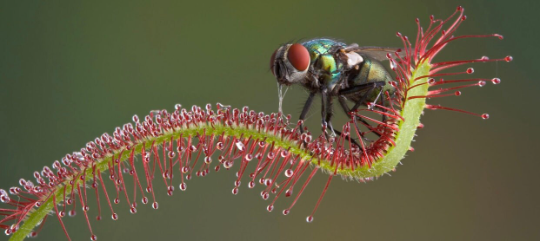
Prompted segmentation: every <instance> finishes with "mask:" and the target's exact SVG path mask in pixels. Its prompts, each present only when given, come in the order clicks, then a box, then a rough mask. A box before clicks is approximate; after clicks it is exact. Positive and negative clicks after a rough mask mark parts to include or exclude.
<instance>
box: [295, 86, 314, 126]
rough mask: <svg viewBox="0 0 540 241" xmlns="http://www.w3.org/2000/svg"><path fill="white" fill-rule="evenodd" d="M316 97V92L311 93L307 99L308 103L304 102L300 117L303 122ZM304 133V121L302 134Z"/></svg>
mask: <svg viewBox="0 0 540 241" xmlns="http://www.w3.org/2000/svg"><path fill="white" fill-rule="evenodd" d="M314 97H315V92H311V93H309V97H308V99H307V100H306V103H305V104H304V108H302V113H300V118H298V119H299V120H301V121H302V122H303V121H304V120H305V119H306V115H307V113H308V112H309V108H310V107H311V104H312V103H313V98H314ZM302 133H304V123H302V124H300V134H302Z"/></svg>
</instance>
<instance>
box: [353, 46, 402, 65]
mask: <svg viewBox="0 0 540 241" xmlns="http://www.w3.org/2000/svg"><path fill="white" fill-rule="evenodd" d="M397 50H398V48H388V47H376V46H363V47H357V48H356V49H355V50H354V51H355V52H357V53H359V54H365V55H367V56H369V57H371V58H374V59H376V60H378V61H385V60H388V58H386V54H391V55H392V56H394V53H395V52H396V51H397ZM398 55H399V56H400V57H401V58H403V57H405V53H404V52H403V51H402V52H398Z"/></svg>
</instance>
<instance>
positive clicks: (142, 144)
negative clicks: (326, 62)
mask: <svg viewBox="0 0 540 241" xmlns="http://www.w3.org/2000/svg"><path fill="white" fill-rule="evenodd" d="M465 20H466V16H465V15H464V9H463V8H462V7H458V8H457V10H456V11H455V12H454V14H452V15H451V16H450V17H448V18H447V19H435V18H434V17H433V16H432V17H430V19H429V21H428V23H427V24H425V25H422V24H420V20H418V19H417V20H416V23H417V25H418V32H417V33H416V36H415V38H412V39H409V38H408V37H407V36H405V35H402V34H401V33H397V36H398V37H399V39H400V41H401V42H402V44H403V47H402V48H401V49H400V50H398V51H397V52H395V53H389V54H388V55H387V56H386V57H387V58H388V60H389V61H390V66H391V69H392V70H393V71H394V73H395V81H393V82H392V83H391V84H392V86H393V87H394V88H395V89H396V91H395V93H392V94H390V93H388V92H384V93H383V94H382V96H381V98H384V99H385V100H386V103H389V104H388V105H380V104H377V103H370V104H369V105H368V107H365V108H361V109H358V110H357V111H355V112H354V113H351V118H350V120H349V121H348V122H347V123H346V124H345V125H344V126H343V127H342V128H341V129H340V133H341V134H340V135H337V136H335V137H326V136H325V135H322V134H321V135H320V136H312V135H311V133H310V132H309V131H305V132H301V131H300V130H299V129H300V128H301V126H302V122H300V121H293V120H292V119H291V117H290V115H284V114H282V113H270V114H265V113H263V112H256V111H254V110H250V109H249V108H248V107H243V108H240V109H237V108H232V107H229V106H225V105H221V104H219V103H218V104H216V105H211V104H208V105H206V106H204V107H199V106H193V107H191V108H183V107H182V106H181V105H180V104H177V105H176V106H175V109H174V110H172V111H167V110H160V111H152V112H150V113H149V114H148V115H147V116H145V117H143V118H139V117H138V116H133V120H132V122H131V123H127V124H125V125H123V126H122V127H117V128H116V129H115V130H114V131H113V132H112V134H103V135H102V136H100V137H97V138H96V139H95V140H93V141H90V142H88V143H87V144H86V146H84V147H82V148H81V149H80V150H76V151H74V152H72V153H70V154H66V155H65V156H64V157H62V158H60V159H59V160H57V161H54V162H53V163H52V165H51V166H50V167H48V166H46V167H44V168H43V169H42V170H38V171H35V172H34V173H33V179H34V180H30V179H24V178H21V179H20V180H19V185H18V186H13V187H9V188H7V189H0V201H1V202H2V204H1V206H0V228H1V229H3V230H5V234H6V235H8V236H10V240H23V239H24V238H26V237H35V236H37V235H38V233H39V231H40V230H41V229H42V228H43V227H44V225H45V220H46V219H55V220H58V222H59V223H60V225H61V226H62V228H63V230H64V232H65V235H66V237H67V239H68V240H71V239H70V236H69V232H68V230H67V229H66V228H65V226H64V219H65V217H66V216H74V215H83V216H84V217H85V219H86V222H87V225H88V236H89V238H90V239H91V240H97V234H96V233H99V230H94V229H92V222H95V221H96V220H97V221H100V222H109V221H107V220H104V219H106V218H105V217H110V218H111V219H112V220H117V219H118V218H119V217H118V214H117V213H116V212H115V210H116V209H120V208H125V209H129V210H130V212H131V213H133V214H135V213H137V209H139V208H146V207H145V206H146V205H148V206H151V207H152V208H154V209H157V208H159V204H158V201H157V200H158V197H159V196H162V194H161V193H155V192H154V185H165V186H166V188H167V192H166V193H167V195H169V196H172V195H173V193H174V192H178V191H180V192H181V191H185V190H186V189H187V188H188V187H189V182H190V181H192V179H193V178H194V177H195V176H196V177H205V176H207V175H208V174H210V173H212V172H217V171H220V170H223V169H225V170H229V169H231V168H232V167H233V166H235V165H236V166H237V168H238V171H237V172H236V175H234V174H233V175H234V178H235V182H234V186H232V187H231V188H232V191H231V192H232V194H234V195H236V194H238V193H239V192H240V187H241V186H242V184H244V186H247V188H258V189H259V190H260V195H261V197H262V199H264V200H267V201H268V205H267V206H266V209H267V210H268V211H269V212H272V211H276V210H274V204H275V202H276V201H277V200H278V199H279V200H283V199H285V200H287V201H288V203H289V204H288V206H287V207H286V208H285V209H283V210H279V212H281V213H283V214H284V215H287V214H289V213H290V212H291V210H292V208H293V207H294V205H295V204H296V203H297V200H298V199H299V198H300V197H301V195H302V193H303V192H304V190H305V189H306V188H307V186H308V184H309V183H310V181H311V180H312V179H313V178H314V176H315V175H316V174H317V173H323V174H319V175H323V176H326V177H327V178H328V181H327V182H326V185H325V186H324V187H322V191H321V195H320V198H319V199H318V200H314V208H313V211H312V212H311V213H309V214H306V221H307V222H313V221H315V219H314V217H315V212H316V210H317V208H319V206H320V204H321V203H322V202H321V201H322V199H323V197H324V195H325V193H326V191H327V190H328V188H329V185H330V183H331V181H332V180H333V179H334V177H335V176H340V177H341V178H343V179H353V180H357V181H359V182H368V181H372V180H375V179H376V178H378V177H380V176H382V175H384V174H387V173H389V172H393V171H395V170H396V166H397V165H398V164H399V163H400V162H401V161H402V159H403V158H404V156H405V154H406V153H407V151H410V150H412V147H411V142H412V141H413V138H414V137H415V132H416V130H417V129H418V128H422V127H423V124H422V123H420V117H421V115H422V114H423V112H424V110H425V109H430V110H437V109H442V110H451V111H457V112H462V113H467V114H471V115H474V116H478V117H480V118H482V119H488V118H489V115H488V114H476V113H471V112H468V111H466V110H461V109H456V108H453V107H446V106H440V105H432V104H429V103H426V100H428V99H431V98H438V97H447V96H460V95H461V92H460V90H461V89H463V88H466V87H483V86H485V85H486V84H487V83H492V84H499V83H500V82H501V80H500V79H498V78H488V79H486V78H473V77H469V76H471V74H473V72H474V70H473V69H472V68H470V67H469V66H466V67H464V65H469V64H473V63H485V62H491V61H505V62H510V61H511V60H512V57H511V56H506V57H503V58H497V59H490V58H489V57H487V56H482V57H479V58H478V59H471V60H447V61H446V60H445V61H441V62H436V61H433V60H434V58H435V57H436V56H437V54H438V53H439V52H441V51H443V49H444V48H445V47H446V46H447V45H448V44H451V43H452V42H454V41H462V40H463V41H466V40H465V39H469V38H491V37H493V38H494V39H503V37H502V36H501V35H499V34H487V35H457V32H456V30H457V29H458V28H459V26H460V25H461V24H462V23H463V22H464V21H465ZM455 67H458V68H455ZM461 68H463V69H461ZM455 69H458V70H455ZM184 104H185V103H184ZM373 116H379V117H380V118H374V117H373ZM358 120H363V121H362V122H358ZM358 123H360V124H358ZM369 133H372V134H374V135H376V136H377V137H378V138H377V139H374V140H365V139H364V138H363V137H364V136H365V134H369ZM355 142H357V143H358V145H355V144H352V143H355ZM420 151H421V150H420ZM3 171H4V172H5V171H7V170H3ZM302 177H303V178H302ZM195 179H196V178H195ZM106 182H112V186H114V188H110V187H109V188H107V187H106V185H105V183H106ZM2 185H7V184H2ZM109 186H110V185H109ZM100 196H101V198H102V199H103V200H106V202H104V203H100V201H99V200H100ZM90 199H96V200H97V206H95V207H94V206H92V207H90V206H89V200H90ZM322 206H324V205H322ZM162 208H167V207H162ZM91 209H92V211H90V210H91Z"/></svg>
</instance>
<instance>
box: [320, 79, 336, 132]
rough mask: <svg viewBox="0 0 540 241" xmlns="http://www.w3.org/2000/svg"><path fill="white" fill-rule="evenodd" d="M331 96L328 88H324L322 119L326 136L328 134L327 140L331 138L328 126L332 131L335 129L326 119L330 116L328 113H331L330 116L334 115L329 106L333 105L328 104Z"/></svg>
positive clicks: (322, 93)
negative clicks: (327, 131)
mask: <svg viewBox="0 0 540 241" xmlns="http://www.w3.org/2000/svg"><path fill="white" fill-rule="evenodd" d="M329 98H330V96H328V90H327V89H326V88H323V89H322V90H321V120H322V126H323V128H322V129H323V132H324V136H326V139H327V140H328V139H329V136H328V133H326V128H328V127H330V129H331V130H332V132H333V131H334V130H333V128H332V127H331V125H329V124H328V122H327V121H326V119H327V118H328V115H330V118H331V117H332V114H331V113H330V112H331V110H330V112H328V108H329V107H330V108H331V106H328V104H329V103H328V101H329V100H328V99H329ZM325 127H326V128H325Z"/></svg>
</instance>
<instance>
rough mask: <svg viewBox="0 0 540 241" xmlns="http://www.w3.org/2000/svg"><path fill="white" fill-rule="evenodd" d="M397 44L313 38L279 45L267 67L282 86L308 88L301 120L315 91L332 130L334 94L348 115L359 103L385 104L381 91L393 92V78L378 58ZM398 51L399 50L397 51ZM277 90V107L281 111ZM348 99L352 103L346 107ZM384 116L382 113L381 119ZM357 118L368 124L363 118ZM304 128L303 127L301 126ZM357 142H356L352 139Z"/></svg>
mask: <svg viewBox="0 0 540 241" xmlns="http://www.w3.org/2000/svg"><path fill="white" fill-rule="evenodd" d="M399 52H400V51H399V49H397V48H384V47H359V46H358V45H357V44H351V45H347V44H345V43H342V42H338V41H335V40H331V39H312V40H309V41H306V42H303V43H295V44H285V45H282V46H281V47H279V48H278V49H277V50H276V51H275V52H274V53H273V54H272V58H271V60H270V68H271V70H272V73H273V74H274V76H275V77H276V79H277V82H278V85H279V89H280V92H281V86H282V85H285V86H289V85H292V84H300V85H302V86H303V87H304V88H306V89H307V90H308V91H309V97H308V99H307V100H306V102H305V104H304V107H303V109H302V112H301V114H300V118H299V119H300V120H302V121H303V120H304V119H305V117H306V115H307V113H308V111H309V109H310V107H311V104H312V102H313V98H314V97H315V95H316V94H318V93H319V94H321V97H322V98H321V99H322V109H321V114H322V124H323V129H326V128H325V127H328V128H330V130H331V131H332V132H333V133H337V134H339V135H340V134H341V133H340V132H339V131H337V130H334V128H333V127H332V124H331V122H330V121H331V119H332V115H333V113H332V102H333V99H334V97H337V98H338V100H339V103H340V105H341V108H342V109H343V111H345V113H346V114H347V116H349V117H352V113H353V112H355V111H356V110H357V109H358V108H359V107H360V106H368V104H369V103H377V104H379V103H380V105H382V106H388V105H389V103H387V102H388V101H387V100H386V98H385V97H383V98H381V94H382V93H385V92H387V93H388V94H389V95H393V94H394V92H395V88H394V87H393V86H392V84H391V82H392V81H393V80H394V79H393V78H392V76H391V75H390V73H389V72H388V71H387V70H386V68H385V67H384V66H383V65H382V64H381V61H384V60H387V58H386V56H387V54H393V53H399ZM399 54H400V55H401V53H399ZM281 101H282V97H281V93H280V111H281ZM348 101H350V102H352V103H353V104H354V106H353V107H352V108H350V107H349V104H348V103H347V102H348ZM384 118H385V116H384V115H383V121H384ZM358 121H361V122H363V123H364V124H366V125H369V124H368V123H367V122H366V121H365V120H362V119H359V120H358ZM300 130H301V132H303V128H302V126H301V128H300ZM325 134H326V136H327V137H328V134H327V133H326V132H325ZM355 144H356V143H355Z"/></svg>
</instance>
